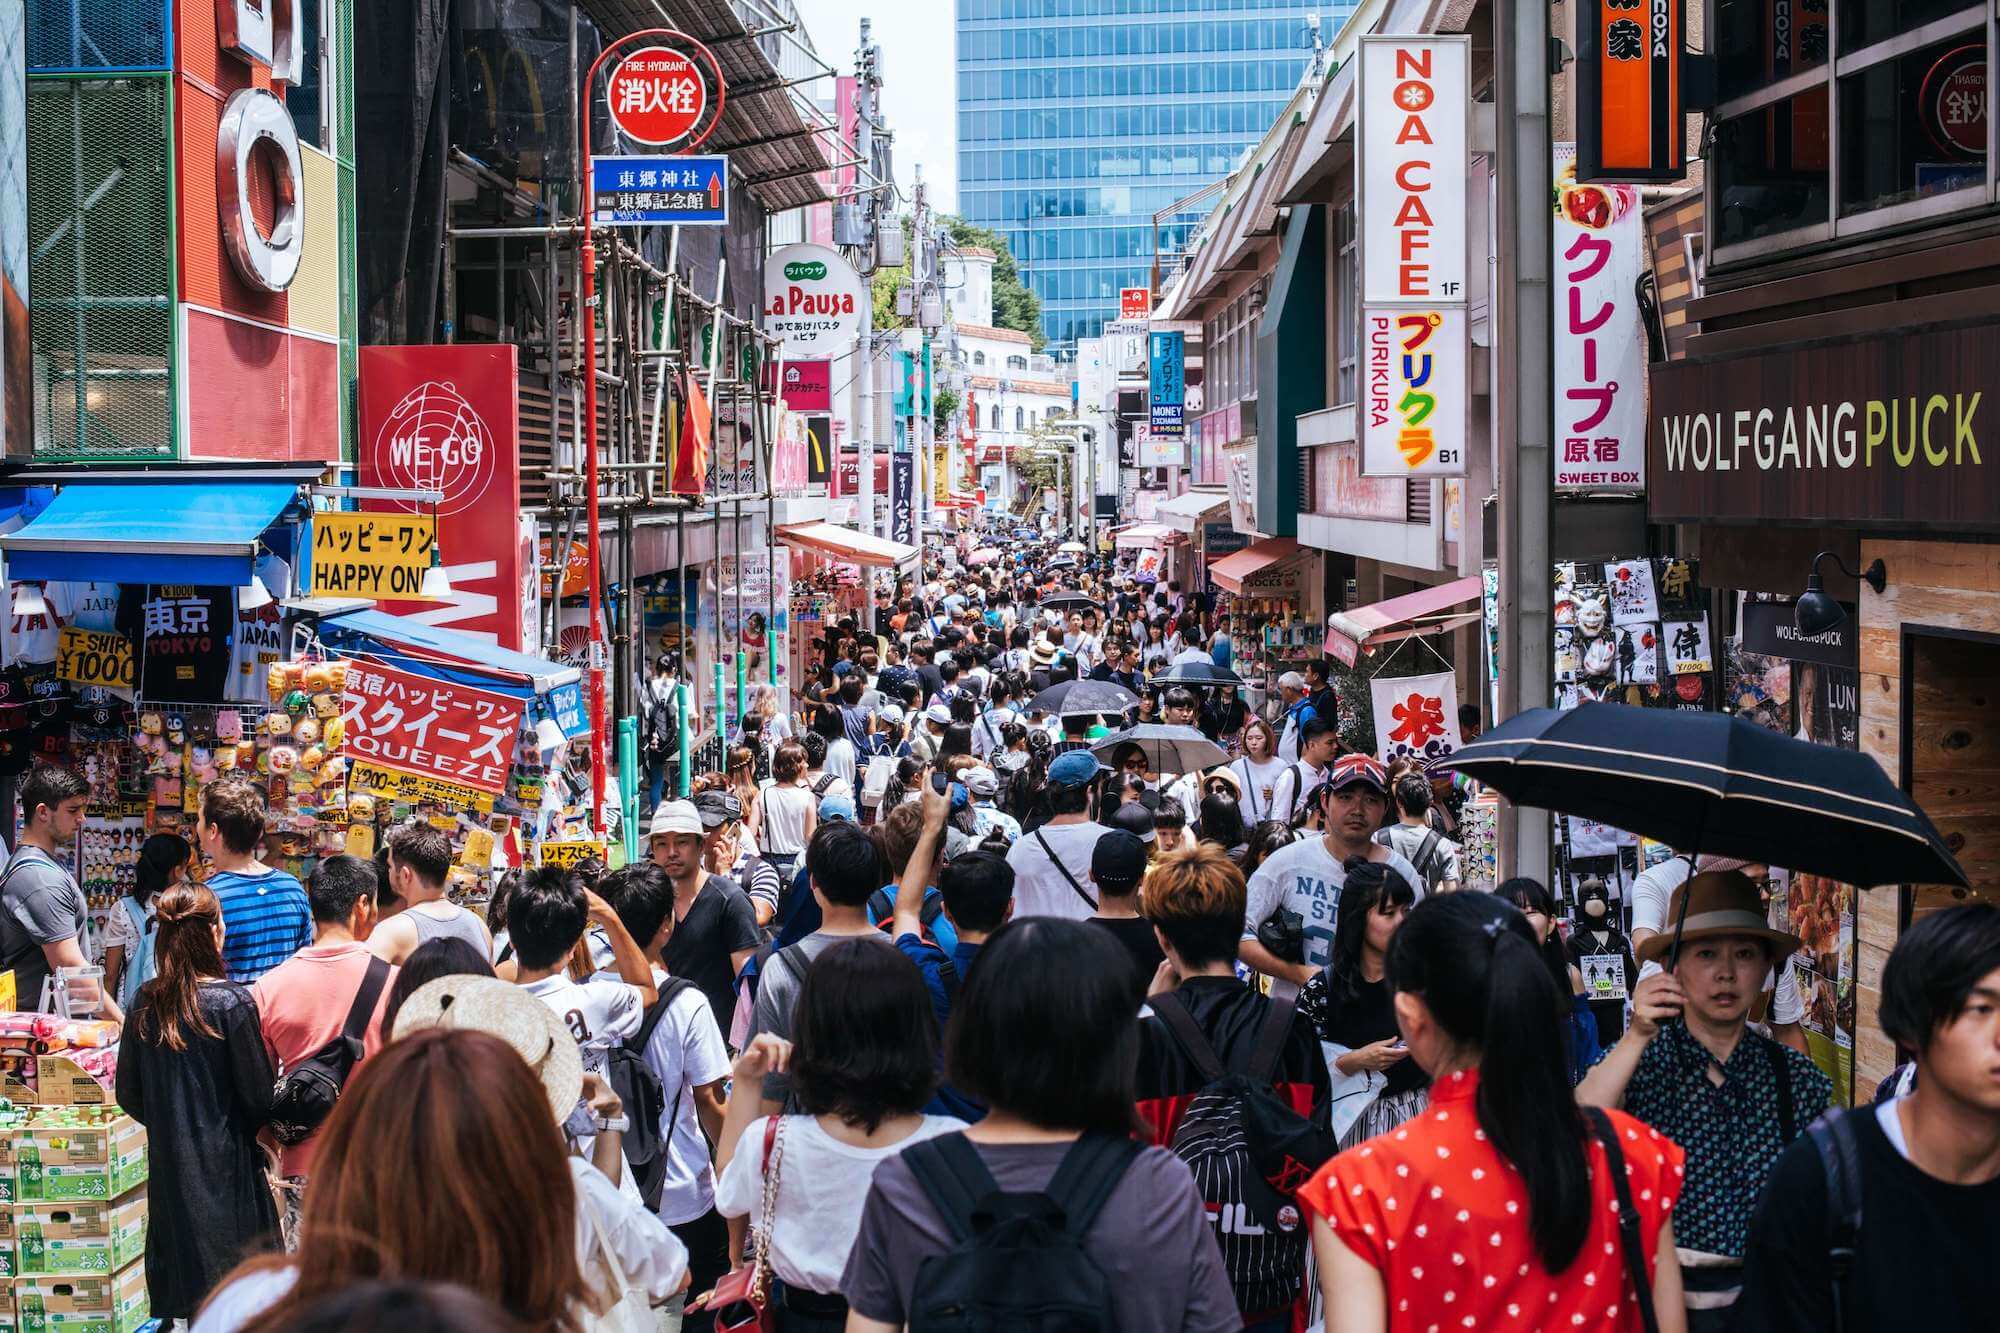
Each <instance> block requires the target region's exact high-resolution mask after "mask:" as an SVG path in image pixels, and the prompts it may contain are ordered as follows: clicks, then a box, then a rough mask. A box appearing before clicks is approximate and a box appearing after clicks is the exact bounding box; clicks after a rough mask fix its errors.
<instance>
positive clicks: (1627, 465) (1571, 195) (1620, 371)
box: [1554, 143, 1646, 491]
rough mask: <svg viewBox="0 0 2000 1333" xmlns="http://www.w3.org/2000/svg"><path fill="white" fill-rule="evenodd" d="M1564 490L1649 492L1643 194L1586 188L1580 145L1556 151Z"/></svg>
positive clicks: (1559, 462)
mask: <svg viewBox="0 0 2000 1333" xmlns="http://www.w3.org/2000/svg"><path fill="white" fill-rule="evenodd" d="M1555 182H1556V186H1555V195H1556V216H1555V256H1554V258H1555V269H1554V278H1555V391H1556V438H1555V450H1554V452H1555V460H1556V486H1557V487H1558V488H1561V489H1568V490H1585V489H1587V490H1593V491H1601V490H1620V491H1635V490H1643V489H1644V488H1645V484H1646V329H1645V325H1644V323H1643V321H1642V319H1641V317H1640V314H1639V295H1638V282H1639V274H1640V273H1641V272H1642V271H1643V270H1644V268H1645V263H1646V249H1645V246H1646V237H1645V231H1644V228H1643V225H1642V223H1641V219H1640V211H1639V190H1638V187H1637V186H1632V185H1579V184H1577V182H1576V145H1575V144H1569V143H1559V144H1557V145H1556V151H1555Z"/></svg>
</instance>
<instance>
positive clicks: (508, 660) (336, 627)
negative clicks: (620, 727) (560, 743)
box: [319, 610, 583, 697]
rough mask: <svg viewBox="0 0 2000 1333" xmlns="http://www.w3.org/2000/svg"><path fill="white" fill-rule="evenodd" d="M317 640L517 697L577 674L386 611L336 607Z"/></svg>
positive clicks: (536, 692) (546, 689)
mask: <svg viewBox="0 0 2000 1333" xmlns="http://www.w3.org/2000/svg"><path fill="white" fill-rule="evenodd" d="M319 637H320V642H321V643H323V644H325V645H326V646H327V647H328V648H330V649H333V650H334V651H336V652H364V653H367V654H368V655H369V656H371V657H375V658H379V659H380V660H382V661H384V662H387V663H388V664H390V665H391V666H397V667H401V668H402V669H404V670H406V671H413V672H416V673H417V674H419V675H425V676H432V677H435V678H438V679H441V680H451V681H456V682H458V683H459V684H462V685H474V686H478V687H480V688H482V689H489V690H498V691H499V692H500V693H502V694H512V695H516V696H521V697H532V696H534V695H541V694H549V693H551V692H553V691H555V690H557V689H559V688H561V687H562V686H565V685H572V686H573V685H574V684H575V683H576V682H577V681H579V680H581V679H582V677H583V673H582V672H581V671H579V670H577V668H575V667H573V666H564V665H563V664H562V663H560V662H551V661H548V660H546V659H544V658H540V657H531V656H529V655H528V654H526V653H517V652H515V651H514V650H513V649H511V648H502V647H501V646H500V645H499V644H497V643H489V642H488V641H486V640H485V639H481V638H477V637H475V636H473V635H470V634H460V633H459V632H458V631H456V630H449V629H439V628H438V627H437V626H435V625H426V624H424V623H422V622H421V621H418V620H413V619H411V618H410V617H408V616H392V615H390V614H389V613H388V612H386V611H370V610H354V611H340V612H334V613H332V614H329V615H326V616H323V617H321V619H320V623H319Z"/></svg>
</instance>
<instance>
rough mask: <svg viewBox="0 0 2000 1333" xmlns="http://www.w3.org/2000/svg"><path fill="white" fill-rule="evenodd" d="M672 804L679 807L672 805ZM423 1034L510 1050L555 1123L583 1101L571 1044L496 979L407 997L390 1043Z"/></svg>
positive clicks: (549, 1017) (553, 1020)
mask: <svg viewBox="0 0 2000 1333" xmlns="http://www.w3.org/2000/svg"><path fill="white" fill-rule="evenodd" d="M675 804H678V802H676V803H675ZM426 1028H449V1029H452V1030H455V1031H460V1032H484V1033H487V1034H489V1035H490V1036H495V1037H498V1038H499V1039H500V1040H502V1041H504V1042H506V1043H507V1044H508V1045H509V1046H512V1047H513V1048H514V1050H515V1051H516V1052H517V1053H518V1054H519V1055H520V1057H521V1058H522V1059H523V1060H525V1061H527V1064H528V1068H530V1069H532V1070H534V1071H535V1077H536V1078H538V1079H540V1080H541V1083H542V1092H543V1093H544V1094H545V1095H546V1096H547V1097H548V1099H549V1114H551V1115H552V1116H554V1117H555V1119H556V1120H557V1122H558V1123H560V1122H561V1121H562V1120H564V1119H565V1118H567V1117H568V1115H569V1113H570V1112H571V1111H572V1110H574V1109H575V1108H576V1103H577V1099H578V1098H580V1097H582V1096H583V1056H582V1053H581V1052H580V1051H578V1050H577V1046H576V1038H575V1037H574V1036H572V1035H570V1030H569V1029H568V1028H567V1027H564V1026H563V1021H562V1019H561V1018H559V1017H557V1016H556V1011H555V1010H553V1009H551V1008H549V1006H548V1005H547V1004H545V1003H544V1002H543V1001H542V999H541V998H540V997H539V996H537V995H534V994H533V993H531V992H529V991H527V990H525V989H523V988H522V987H520V986H517V985H515V984H514V983H513V982H511V981H502V980H500V979H499V978H498V977H483V976H478V975H476V974H462V975H458V976H449V977H439V978H438V979H437V980H436V981H431V982H426V983H425V984H424V985H422V986H419V987H417V989H416V990H414V991H412V992H411V993H410V997H409V999H407V1000H405V1001H404V1002H403V1007H402V1009H401V1010H400V1011H399V1012H398V1013H397V1015H396V1030H395V1032H394V1033H392V1034H391V1040H393V1039H394V1038H396V1037H407V1036H408V1035H409V1034H410V1033H412V1032H421V1031H423V1030H424V1029H426Z"/></svg>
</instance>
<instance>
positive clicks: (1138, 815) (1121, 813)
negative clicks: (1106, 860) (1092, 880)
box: [1091, 801, 1155, 874]
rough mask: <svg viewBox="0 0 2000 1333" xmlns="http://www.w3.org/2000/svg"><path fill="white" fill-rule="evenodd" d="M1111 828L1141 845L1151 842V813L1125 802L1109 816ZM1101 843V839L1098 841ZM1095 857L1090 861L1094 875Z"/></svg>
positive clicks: (1152, 835) (1134, 803) (1152, 836)
mask: <svg viewBox="0 0 2000 1333" xmlns="http://www.w3.org/2000/svg"><path fill="white" fill-rule="evenodd" d="M1111 827H1112V828H1113V829H1114V830H1116V831H1119V832H1122V833H1124V834H1125V835H1126V836H1127V837H1129V838H1132V839H1133V840H1134V841H1137V842H1141V843H1149V842H1151V841H1153V838H1154V836H1155V835H1154V833H1153V812H1152V811H1151V810H1148V809H1147V808H1146V807H1145V806H1144V805H1143V804H1141V803H1140V802H1138V801H1127V802H1125V804H1123V805H1121V806H1119V807H1118V809H1117V810H1116V811H1114V812H1113V813H1112V816H1111ZM1100 841H1102V839H1100ZM1096 867H1097V862H1096V859H1095V856H1094V855H1093V858H1092V860H1091V873H1092V874H1095V873H1096Z"/></svg>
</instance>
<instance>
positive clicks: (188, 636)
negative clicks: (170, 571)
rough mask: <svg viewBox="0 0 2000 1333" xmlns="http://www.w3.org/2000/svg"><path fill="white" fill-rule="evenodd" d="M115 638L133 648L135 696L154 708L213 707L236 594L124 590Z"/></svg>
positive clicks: (225, 676)
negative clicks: (136, 660)
mask: <svg viewBox="0 0 2000 1333" xmlns="http://www.w3.org/2000/svg"><path fill="white" fill-rule="evenodd" d="M118 625H119V630H120V632H121V633H123V634H125V635H126V636H127V637H129V638H131V639H132V641H133V642H134V643H136V644H137V645H138V646H139V693H140V694H141V695H142V696H144V697H145V698H146V699H147V700H148V701H150V702H157V703H217V702H220V701H221V700H222V699H223V698H224V697H225V695H224V693H223V690H224V687H225V686H226V685H227V684H228V681H229V645H230V641H231V639H232V637H233V634H232V631H233V630H234V629H235V625H236V589H234V588H197V587H190V586H187V585H185V584H155V585H151V586H147V587H143V588H142V587H132V586H128V587H127V588H126V589H125V591H124V595H123V596H122V597H121V598H120V599H119V603H118Z"/></svg>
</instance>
